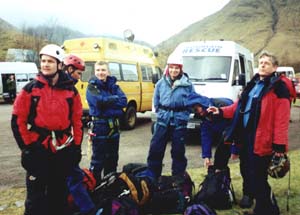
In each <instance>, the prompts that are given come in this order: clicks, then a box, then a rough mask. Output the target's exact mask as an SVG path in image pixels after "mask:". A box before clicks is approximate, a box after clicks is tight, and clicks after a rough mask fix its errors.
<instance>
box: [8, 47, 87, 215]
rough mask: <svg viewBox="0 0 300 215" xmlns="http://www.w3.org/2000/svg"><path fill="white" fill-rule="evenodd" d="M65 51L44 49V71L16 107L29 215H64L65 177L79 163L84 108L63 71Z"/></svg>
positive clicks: (15, 125) (14, 124)
mask: <svg viewBox="0 0 300 215" xmlns="http://www.w3.org/2000/svg"><path fill="white" fill-rule="evenodd" d="M63 58H64V51H63V50H62V49H61V48H60V47H59V46H57V45H54V44H50V45H46V46H45V47H43V48H42V49H41V51H40V62H41V71H40V72H39V73H38V75H37V76H36V78H35V80H33V81H31V82H30V83H28V84H27V85H26V86H25V87H24V88H23V89H22V91H21V92H20V94H19V95H18V96H17V98H16V101H15V103H14V108H13V113H12V119H11V125H12V130H13V134H14V137H15V139H16V142H17V144H18V146H19V148H20V149H21V150H22V158H21V162H22V166H23V167H24V169H25V170H26V187H27V196H26V201H25V213H24V214H25V215H29V214H30V215H41V214H43V215H48V214H49V215H53V214H55V215H66V214H68V212H67V202H66V200H67V193H68V192H67V186H66V177H67V176H68V175H69V174H70V171H71V170H72V168H73V167H74V166H76V165H78V163H79V161H80V159H81V141H82V135H83V130H82V122H81V115H82V105H81V101H80V96H79V94H78V92H77V90H76V89H75V87H74V85H73V82H72V81H71V80H70V79H69V78H68V77H67V75H66V74H65V73H63V72H62V71H61V68H62V61H63Z"/></svg>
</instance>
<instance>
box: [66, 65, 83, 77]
mask: <svg viewBox="0 0 300 215" xmlns="http://www.w3.org/2000/svg"><path fill="white" fill-rule="evenodd" d="M69 68H70V69H71V70H73V68H72V67H69ZM82 72H83V71H81V70H80V69H75V71H74V72H73V71H72V72H71V76H72V78H74V79H76V80H79V79H80V78H81V75H82Z"/></svg>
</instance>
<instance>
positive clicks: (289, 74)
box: [276, 66, 295, 80]
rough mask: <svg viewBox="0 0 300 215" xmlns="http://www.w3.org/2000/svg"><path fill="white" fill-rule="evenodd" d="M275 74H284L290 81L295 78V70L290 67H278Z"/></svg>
mask: <svg viewBox="0 0 300 215" xmlns="http://www.w3.org/2000/svg"><path fill="white" fill-rule="evenodd" d="M276 73H277V74H282V73H284V74H285V76H286V77H287V78H289V79H291V80H293V79H294V78H295V70H294V68H293V67H291V66H279V67H277V70H276Z"/></svg>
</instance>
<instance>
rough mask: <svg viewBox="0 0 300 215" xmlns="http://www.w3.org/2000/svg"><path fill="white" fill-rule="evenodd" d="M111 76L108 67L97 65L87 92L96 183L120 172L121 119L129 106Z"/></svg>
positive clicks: (99, 62) (91, 166)
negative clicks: (108, 175)
mask: <svg viewBox="0 0 300 215" xmlns="http://www.w3.org/2000/svg"><path fill="white" fill-rule="evenodd" d="M116 82H117V79H116V78H115V77H114V76H110V75H109V69H108V64H107V63H106V62H102V61H98V62H96V63H95V77H93V78H91V80H90V81H89V85H88V87H87V91H86V98H87V101H88V104H89V114H90V116H91V117H92V120H93V121H92V132H93V134H94V135H93V136H92V142H93V143H92V148H93V153H92V160H91V164H90V170H91V171H92V172H93V174H94V176H95V178H96V180H97V182H99V180H100V179H101V173H102V170H104V175H106V174H108V173H110V172H115V171H116V170H117V165H118V160H119V141H120V131H119V118H120V117H121V116H122V114H123V110H122V109H123V108H124V107H126V105H127V98H126V96H125V94H124V92H123V91H122V90H121V88H120V87H119V86H118V85H117V84H116Z"/></svg>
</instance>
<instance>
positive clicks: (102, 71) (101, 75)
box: [95, 65, 109, 82]
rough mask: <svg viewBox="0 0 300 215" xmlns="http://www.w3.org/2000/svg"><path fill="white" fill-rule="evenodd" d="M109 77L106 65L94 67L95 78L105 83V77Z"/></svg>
mask: <svg viewBox="0 0 300 215" xmlns="http://www.w3.org/2000/svg"><path fill="white" fill-rule="evenodd" d="M108 75H109V72H108V68H107V65H95V76H96V77H97V78H98V79H99V80H101V81H104V82H105V81H106V79H107V76H108Z"/></svg>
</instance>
